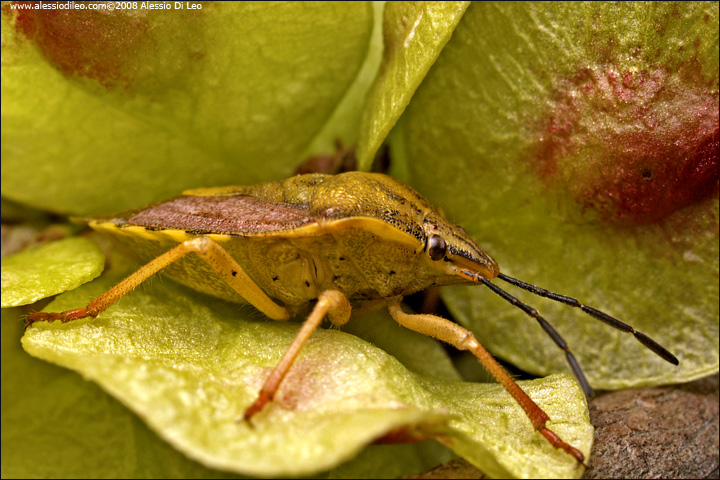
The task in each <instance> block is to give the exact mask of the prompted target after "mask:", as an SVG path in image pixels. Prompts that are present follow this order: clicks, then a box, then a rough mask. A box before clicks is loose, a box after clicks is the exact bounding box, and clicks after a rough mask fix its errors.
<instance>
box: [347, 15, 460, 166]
mask: <svg viewBox="0 0 720 480" xmlns="http://www.w3.org/2000/svg"><path fill="white" fill-rule="evenodd" d="M469 3H470V2H388V3H387V5H386V6H385V18H384V23H383V33H384V39H385V52H384V55H383V63H382V66H381V67H380V72H379V75H378V77H377V78H376V80H375V85H373V87H372V89H371V91H370V94H369V97H368V102H367V104H366V106H365V111H364V114H363V119H362V123H361V125H360V138H359V139H358V151H357V157H358V162H359V165H360V167H361V169H369V168H370V164H371V162H372V160H373V157H374V155H375V152H377V150H378V148H379V147H380V145H381V144H382V142H383V141H384V140H385V137H387V135H388V133H389V132H390V129H391V128H392V127H393V126H394V125H395V122H397V119H398V118H399V117H400V115H401V114H402V113H403V111H404V110H405V107H407V105H408V103H409V102H410V99H411V98H412V96H413V94H414V93H415V90H416V89H417V88H418V86H419V85H420V83H421V82H422V81H423V78H424V77H425V75H426V74H427V72H428V70H429V69H430V67H431V66H432V65H433V63H434V62H435V59H437V57H438V55H440V52H441V51H442V49H443V47H444V46H445V44H446V43H447V41H448V40H449V39H450V37H451V35H452V33H453V30H454V29H455V26H456V25H457V24H458V22H459V21H460V19H461V18H462V16H463V13H464V12H465V9H466V8H467V6H468V4H469Z"/></svg>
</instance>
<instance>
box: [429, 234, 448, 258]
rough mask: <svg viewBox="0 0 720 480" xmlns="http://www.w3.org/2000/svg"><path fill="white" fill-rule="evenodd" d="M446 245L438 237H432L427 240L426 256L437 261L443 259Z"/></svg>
mask: <svg viewBox="0 0 720 480" xmlns="http://www.w3.org/2000/svg"><path fill="white" fill-rule="evenodd" d="M446 252H447V244H446V243H445V240H443V238H442V237H441V236H440V235H433V236H432V237H430V239H429V240H428V254H429V255H430V258H431V259H433V260H435V261H437V260H440V259H442V258H444V257H445V253H446Z"/></svg>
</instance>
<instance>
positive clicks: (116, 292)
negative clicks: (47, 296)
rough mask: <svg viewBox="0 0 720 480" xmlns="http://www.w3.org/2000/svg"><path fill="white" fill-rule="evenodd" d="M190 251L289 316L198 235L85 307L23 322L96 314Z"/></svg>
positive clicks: (268, 310) (275, 313)
mask: <svg viewBox="0 0 720 480" xmlns="http://www.w3.org/2000/svg"><path fill="white" fill-rule="evenodd" d="M190 253H195V254H196V255H197V256H199V257H200V258H201V259H202V260H204V261H205V263H207V264H208V265H209V266H210V267H211V268H212V269H213V270H214V271H215V272H216V273H217V274H218V275H220V276H221V277H222V278H223V279H224V280H225V281H226V282H227V283H228V284H229V285H230V286H231V287H233V289H234V290H235V291H236V292H238V294H240V295H241V296H242V297H243V298H245V299H246V300H247V301H248V302H249V303H251V304H252V305H253V306H254V307H255V308H257V309H258V310H260V311H261V312H263V313H264V314H265V315H267V316H268V317H270V318H272V319H273V320H287V319H288V318H290V315H289V313H288V311H287V310H286V309H285V307H281V306H280V305H278V304H276V303H275V302H273V301H272V300H271V299H270V297H268V296H267V295H266V294H265V292H263V291H262V289H261V288H260V287H258V286H257V284H255V282H253V280H252V279H251V278H250V277H249V276H248V275H247V273H245V271H244V270H243V269H242V268H241V267H240V265H238V263H237V262H236V261H235V259H234V258H233V257H232V256H231V255H230V254H229V253H227V252H226V251H225V249H224V248H222V247H221V246H220V245H218V244H217V243H216V242H214V241H212V240H210V239H209V238H207V237H198V238H195V239H192V240H187V241H185V242H183V243H181V244H179V245H178V246H176V247H174V248H172V249H170V250H168V251H167V252H165V253H163V254H162V255H160V256H159V257H157V258H155V259H153V260H151V261H150V262H148V263H146V264H145V265H143V266H142V267H140V268H139V269H138V270H137V271H136V272H134V273H133V274H131V275H130V276H128V277H127V278H125V279H124V280H122V281H121V282H120V283H118V284H117V285H115V286H114V287H113V288H111V289H110V290H108V291H107V292H105V293H104V294H102V295H100V296H99V297H98V298H96V299H95V300H93V301H92V302H90V303H89V304H88V305H87V306H86V307H85V308H78V309H75V310H67V311H65V312H59V313H54V312H53V313H44V312H36V313H32V314H30V316H29V317H28V319H27V321H26V323H27V324H28V325H30V324H32V323H35V322H39V321H53V320H61V321H62V322H63V323H64V322H69V321H71V320H77V319H80V318H85V317H97V316H98V315H99V314H100V313H101V312H103V311H104V310H106V309H107V308H108V307H109V306H110V305H112V304H113V303H115V302H116V301H117V300H119V299H120V298H121V297H123V296H124V295H126V294H128V293H130V291H132V290H133V289H134V288H135V287H137V286H138V285H140V284H141V283H142V282H144V281H145V280H147V279H148V278H149V277H151V276H152V275H154V274H155V273H157V272H159V271H160V270H162V269H163V268H165V267H167V266H168V265H170V264H171V263H173V262H175V261H177V260H180V259H181V258H182V257H184V256H185V255H188V254H190Z"/></svg>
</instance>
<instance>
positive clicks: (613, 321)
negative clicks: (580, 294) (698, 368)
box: [498, 273, 680, 365]
mask: <svg viewBox="0 0 720 480" xmlns="http://www.w3.org/2000/svg"><path fill="white" fill-rule="evenodd" d="M498 278H500V279H501V280H504V281H506V282H508V283H509V284H511V285H515V286H516V287H520V288H522V289H524V290H527V291H528V292H532V293H534V294H535V295H539V296H541V297H547V298H549V299H550V300H555V301H556V302H561V303H564V304H566V305H570V306H571V307H577V308H579V309H580V310H582V311H583V312H585V313H587V314H588V315H590V316H591V317H593V318H596V319H598V320H600V321H601V322H604V323H606V324H608V325H610V326H611V327H613V328H616V329H618V330H620V331H622V332H627V333H632V334H633V335H634V336H635V338H636V339H637V340H638V342H640V343H642V344H643V345H645V346H646V347H647V348H649V349H650V350H652V351H653V352H654V353H655V354H657V355H658V356H659V357H661V358H662V359H663V360H665V361H666V362H669V363H672V364H673V365H678V364H679V363H680V362H679V361H678V359H677V357H676V356H675V355H673V354H672V353H670V352H669V351H668V350H667V349H666V348H665V347H663V346H662V345H660V344H659V343H657V342H656V341H655V340H653V339H652V338H650V337H648V336H647V335H645V334H644V333H642V332H638V331H637V330H635V329H634V328H633V327H632V326H631V325H629V324H627V323H625V322H623V321H622V320H618V319H617V318H615V317H613V316H611V315H608V314H607V313H605V312H601V311H600V310H598V309H596V308H593V307H588V306H587V305H583V304H582V303H580V302H579V301H578V300H576V299H574V298H572V297H568V296H566V295H560V294H559V293H553V292H550V291H548V290H545V289H544V288H541V287H538V286H536V285H533V284H531V283H527V282H523V281H522V280H518V279H517V278H513V277H508V276H507V275H505V274H502V273H500V274H498Z"/></svg>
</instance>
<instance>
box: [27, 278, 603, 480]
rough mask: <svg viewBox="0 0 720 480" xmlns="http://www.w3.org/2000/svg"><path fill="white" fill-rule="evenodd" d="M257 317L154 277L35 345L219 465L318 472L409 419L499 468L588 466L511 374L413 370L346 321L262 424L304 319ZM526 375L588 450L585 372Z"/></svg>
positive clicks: (81, 295)
mask: <svg viewBox="0 0 720 480" xmlns="http://www.w3.org/2000/svg"><path fill="white" fill-rule="evenodd" d="M125 273H127V272H115V273H113V274H112V275H110V276H108V275H104V276H103V277H102V278H101V279H100V280H99V281H96V282H93V283H92V284H89V285H86V286H83V287H81V288H79V289H76V290H74V291H73V292H69V293H67V294H64V295H63V296H61V297H58V299H57V300H56V301H55V302H53V303H52V304H51V305H50V306H49V307H48V310H52V311H58V310H63V309H68V308H75V307H77V306H79V305H82V304H84V303H85V302H87V301H88V300H89V299H90V298H92V297H95V296H97V295H98V294H99V293H101V292H102V291H105V290H107V289H108V288H109V287H110V286H112V285H113V284H114V283H115V282H116V281H117V280H119V279H120V278H122V276H123V275H124V274H125ZM255 316H256V314H255V313H254V312H253V311H251V310H249V309H247V308H246V309H242V310H239V309H238V308H237V306H235V305H233V304H228V303H225V302H222V301H219V300H213V299H209V298H207V297H204V296H200V295H196V294H194V293H193V292H192V291H189V290H188V289H185V288H184V287H180V286H177V285H175V284H172V283H164V284H161V283H158V282H155V283H154V284H153V285H152V287H148V288H145V289H140V290H137V291H134V292H133V293H132V294H130V295H128V296H126V297H124V298H123V299H122V300H120V301H119V302H118V304H116V305H114V306H113V307H111V308H110V309H109V310H108V311H106V312H104V313H103V314H101V315H100V316H99V317H98V318H97V319H94V320H81V321H75V322H71V323H68V324H65V325H62V324H60V323H59V322H55V323H52V324H50V323H38V324H35V325H33V326H32V327H31V328H30V329H28V331H27V332H26V334H25V336H24V337H23V347H24V348H25V349H26V351H28V352H29V353H31V354H32V355H34V356H37V357H40V358H43V359H45V360H48V361H51V362H53V363H56V364H59V365H62V366H65V367H68V368H71V369H74V370H76V371H78V372H80V373H81V374H82V375H83V376H84V377H85V378H88V379H92V380H93V381H95V382H96V383H98V384H99V385H101V386H102V387H103V388H104V389H105V390H107V391H108V392H109V393H111V394H112V395H113V396H115V397H116V398H117V399H119V400H120V401H121V402H122V403H123V404H125V405H127V406H128V407H130V408H131V409H132V410H133V411H135V412H136V413H137V414H138V415H139V416H140V417H141V418H142V419H143V420H144V421H145V422H147V424H148V425H149V426H150V427H151V428H152V429H153V430H155V431H156V432H157V433H158V434H159V435H160V436H161V437H163V438H164V439H166V440H167V441H168V442H170V443H171V444H172V445H173V446H175V447H176V448H178V449H179V450H180V451H182V452H184V453H185V454H186V455H187V456H189V457H190V458H193V459H196V460H198V461H200V462H201V463H202V464H204V465H206V466H208V467H211V468H221V469H224V470H230V471H234V472H237V473H241V474H246V475H260V476H277V475H305V474H313V473H317V472H321V471H323V470H326V469H329V468H333V467H335V466H337V465H339V464H340V463H342V462H344V461H346V460H348V459H350V458H352V457H353V456H355V455H357V454H358V452H359V451H360V450H361V449H362V448H363V447H365V446H366V445H367V444H368V443H370V442H372V441H373V440H374V439H376V438H378V437H381V436H383V435H385V434H387V433H389V432H392V431H397V430H403V429H410V431H415V432H421V433H423V434H425V435H430V436H436V437H437V438H438V439H439V440H441V441H442V442H443V443H445V444H446V445H448V446H449V447H450V448H452V449H453V450H455V451H456V452H458V453H460V454H462V455H463V456H465V457H466V458H467V459H468V460H470V461H471V462H473V463H475V464H476V465H478V466H479V467H480V468H483V469H485V470H486V471H487V472H488V473H490V474H494V475H498V476H543V477H544V476H563V477H566V476H576V475H579V474H580V473H581V469H577V468H576V467H575V461H574V460H573V459H572V458H571V457H569V456H568V455H566V454H565V453H563V452H560V451H556V450H554V449H553V448H552V447H551V446H550V445H549V444H548V443H547V442H546V441H545V440H544V439H543V438H542V437H541V436H540V435H538V434H537V433H536V432H534V431H533V429H532V427H531V425H530V423H529V421H528V420H527V417H525V414H524V413H523V412H522V410H521V409H520V407H519V406H517V404H516V403H515V402H514V401H513V400H512V399H511V398H510V397H509V395H508V394H507V393H506V392H504V390H503V389H502V387H500V386H499V385H496V384H485V385H483V384H466V383H461V382H457V381H441V380H438V379H434V378H432V377H424V376H418V375H416V374H412V373H410V372H409V371H408V370H406V369H405V368H404V367H403V366H402V364H400V363H399V362H398V361H397V360H395V359H394V358H393V357H391V356H389V355H388V354H387V353H385V352H384V351H383V350H380V349H378V348H377V347H375V346H373V345H371V344H368V343H366V342H364V341H362V340H360V339H358V338H357V337H355V336H353V335H348V334H346V333H343V332H339V331H336V330H319V331H317V332H316V333H315V334H313V337H312V339H311V341H310V342H309V343H308V344H307V345H306V346H305V347H304V348H303V350H302V352H301V354H300V357H299V358H298V360H297V361H296V364H295V365H294V366H293V368H292V369H291V371H290V373H289V374H288V376H287V377H286V378H285V380H284V381H283V384H282V387H281V389H280V391H279V394H278V396H277V397H276V401H275V402H273V403H272V404H270V405H269V406H268V407H267V408H266V409H265V410H264V411H262V412H261V413H260V414H258V415H257V416H256V417H255V418H254V419H253V423H254V427H253V428H250V427H248V425H246V424H243V423H238V422H237V419H238V418H239V417H240V416H241V415H242V413H243V412H244V410H245V409H246V408H247V407H248V406H249V405H250V404H251V403H252V402H253V401H254V399H255V398H256V395H257V393H258V391H259V389H260V387H261V385H262V383H263V381H264V378H265V377H266V376H267V374H268V372H269V370H270V369H271V368H272V367H273V366H274V365H275V364H276V363H277V361H278V360H279V358H280V356H281V355H282V354H283V353H284V351H285V349H286V348H287V346H288V345H289V343H290V342H291V340H292V339H293V338H294V336H295V334H296V332H297V330H298V328H299V324H297V323H274V322H269V321H262V320H259V321H258V320H251V317H255ZM523 386H524V388H526V391H527V392H528V393H529V394H530V395H531V396H532V397H533V398H535V399H536V400H537V401H538V403H539V404H540V405H541V406H542V407H543V408H545V409H546V411H547V413H548V414H549V415H550V417H551V418H552V419H553V420H555V421H554V422H553V423H552V424H551V428H553V429H555V431H556V433H558V434H559V435H561V436H562V437H563V438H565V439H566V440H567V441H568V442H570V443H572V444H573V445H575V446H576V447H578V448H580V449H581V450H582V451H584V452H585V453H586V454H588V453H589V450H590V446H591V442H592V427H591V426H590V425H589V416H588V412H587V405H586V403H585V399H584V396H583V395H582V392H581V391H580V390H579V388H578V387H577V384H576V383H575V382H574V380H572V378H571V377H569V376H567V375H564V376H562V375H561V376H553V377H549V378H547V379H544V380H539V381H534V382H525V383H523Z"/></svg>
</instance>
